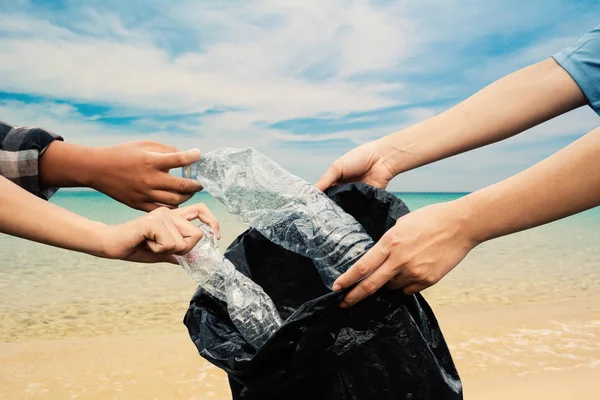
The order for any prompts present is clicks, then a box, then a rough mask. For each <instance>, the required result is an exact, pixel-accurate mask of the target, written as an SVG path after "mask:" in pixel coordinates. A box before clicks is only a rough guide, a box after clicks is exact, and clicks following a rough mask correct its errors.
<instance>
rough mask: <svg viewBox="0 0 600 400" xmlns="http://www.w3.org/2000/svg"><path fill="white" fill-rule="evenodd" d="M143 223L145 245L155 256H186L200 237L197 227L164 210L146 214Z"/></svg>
mask: <svg viewBox="0 0 600 400" xmlns="http://www.w3.org/2000/svg"><path fill="white" fill-rule="evenodd" d="M144 222H145V224H146V227H145V229H146V234H145V238H146V244H147V245H148V248H149V249H150V250H151V251H152V252H153V253H155V254H164V255H169V254H178V255H183V254H186V253H188V252H189V251H190V250H191V249H192V248H193V247H194V246H195V245H196V243H198V241H199V240H200V238H201V237H202V232H201V231H200V229H198V227H196V226H194V225H193V224H191V223H190V222H189V221H188V220H187V219H185V218H183V217H181V216H180V215H178V214H176V213H175V212H174V211H172V210H168V209H165V208H159V209H157V210H155V211H153V212H152V213H150V214H148V216H147V217H146V218H145V221H144Z"/></svg>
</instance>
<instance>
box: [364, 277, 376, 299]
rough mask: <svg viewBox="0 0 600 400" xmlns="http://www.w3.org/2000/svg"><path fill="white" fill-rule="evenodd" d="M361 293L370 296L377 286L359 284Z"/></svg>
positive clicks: (366, 282) (367, 282) (368, 282)
mask: <svg viewBox="0 0 600 400" xmlns="http://www.w3.org/2000/svg"><path fill="white" fill-rule="evenodd" d="M361 287H362V291H363V292H364V293H365V294H367V295H369V296H370V295H372V294H373V293H375V292H376V291H377V286H375V284H374V283H373V282H370V281H365V282H363V283H362V284H361Z"/></svg>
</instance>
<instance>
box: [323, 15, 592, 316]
mask: <svg viewBox="0 0 600 400" xmlns="http://www.w3.org/2000/svg"><path fill="white" fill-rule="evenodd" d="M599 65H600V27H598V28H596V29H594V30H593V31H591V32H590V33H589V34H587V35H585V36H584V37H583V38H582V39H581V40H580V41H579V42H578V43H577V44H576V45H575V46H573V47H569V48H566V49H564V50H562V51H561V52H559V53H557V54H556V55H554V57H553V58H551V59H547V60H545V61H543V62H540V63H538V64H535V65H532V66H530V67H527V68H524V69H522V70H520V71H517V72H515V73H513V74H511V75H509V76H507V77H505V78H502V79H500V80H499V81H497V82H494V83H493V84H491V85H489V86H488V87H486V88H484V89H483V90H481V91H480V92H478V93H477V94H475V95H474V96H472V97H470V98H468V99H466V100H465V101H463V102H462V103H460V104H458V105H456V106H454V107H453V108H451V109H449V110H447V111H445V112H443V113H441V114H438V115H436V116H435V117H433V118H430V119H428V120H426V121H423V122H421V123H419V124H417V125H415V126H412V127H409V128H407V129H404V130H402V131H400V132H397V133H394V134H391V135H388V136H386V137H383V138H381V139H378V140H377V141H375V142H372V143H367V144H365V145H362V146H360V147H357V148H356V149H354V150H351V151H350V152H348V153H347V154H346V155H344V156H342V157H341V158H340V159H338V160H337V161H335V162H334V163H333V164H332V165H331V167H330V168H329V170H327V172H325V174H324V175H323V177H322V178H321V179H320V180H319V181H318V183H317V186H318V187H319V188H320V189H321V190H325V189H326V188H327V187H329V186H335V185H337V184H340V183H346V182H356V181H362V182H365V183H369V184H372V185H375V186H378V187H385V186H387V184H388V182H389V181H390V180H391V179H392V178H393V177H394V176H396V175H397V174H400V173H402V172H406V171H409V170H412V169H414V168H417V167H420V166H423V165H427V164H429V163H432V162H435V161H438V160H442V159H444V158H447V157H451V156H453V155H456V154H460V153H463V152H466V151H469V150H472V149H475V148H478V147H482V146H485V145H488V144H490V143H494V142H497V141H500V140H504V139H507V138H509V137H511V136H514V135H516V134H519V133H521V132H523V131H525V130H527V129H529V128H531V127H533V126H536V125H538V124H540V123H542V122H544V121H547V120H549V119H552V118H554V117H556V116H558V115H561V114H564V113H566V112H568V111H570V110H573V109H575V108H578V107H581V106H583V105H585V104H586V103H588V104H589V105H590V106H591V107H592V108H593V109H594V110H595V111H596V112H597V113H599V114H600V91H598V89H597V88H598V77H599V76H600V68H599V67H598V66H599ZM599 153H600V129H596V130H593V131H591V132H590V133H588V134H587V135H585V136H583V137H582V138H580V139H579V140H577V141H575V142H574V143H572V144H571V145H569V146H568V147H566V148H564V149H562V150H561V151H559V152H558V153H556V154H554V155H553V156H551V157H549V158H548V159H546V160H544V161H542V162H540V163H538V164H536V165H534V166H533V167H531V168H529V169H527V170H525V171H523V172H521V173H519V174H518V175H515V176H513V177H511V178H509V179H506V180H504V181H502V182H499V183H497V184H495V185H492V186H489V187H487V188H484V189H481V190H478V191H476V192H473V193H471V194H470V195H467V196H465V197H463V198H460V199H458V200H455V201H452V202H449V203H446V204H443V205H435V206H430V207H426V208H423V209H422V210H418V211H417V212H415V213H414V214H411V215H409V216H406V217H403V218H401V219H400V220H399V221H398V224H397V225H396V227H394V228H393V229H392V230H391V231H390V232H389V233H388V234H386V235H385V236H384V237H383V238H382V239H381V242H380V243H378V244H377V246H375V247H373V248H372V249H371V250H370V252H369V253H368V254H366V255H365V256H364V257H363V258H362V259H361V260H360V261H358V262H357V264H356V265H355V266H354V267H353V268H352V269H351V270H350V271H348V272H347V273H346V274H345V275H344V276H342V277H340V278H339V279H338V281H337V282H336V284H337V286H336V288H346V287H349V286H351V285H353V284H354V283H356V282H357V281H358V280H359V279H361V278H363V277H365V276H366V275H368V274H369V273H372V275H371V276H369V277H368V278H366V279H364V280H363V281H362V282H361V283H360V284H359V285H358V286H357V287H356V288H354V289H353V290H352V291H351V292H350V293H349V294H348V296H347V297H346V299H345V301H344V302H343V303H342V304H343V305H351V304H355V303H356V302H357V301H360V300H361V299H364V298H365V297H366V296H368V295H370V294H372V293H373V292H375V291H376V290H377V289H379V288H380V287H382V286H384V285H385V284H386V283H388V282H389V286H390V287H393V288H401V289H404V291H405V292H406V293H415V292H417V291H420V290H423V289H425V288H427V287H429V286H431V285H433V284H435V283H436V282H438V281H439V280H440V279H441V278H442V277H443V276H445V275H446V274H447V273H448V272H449V271H450V270H452V269H453V268H454V267H455V266H456V265H457V264H458V263H459V262H460V261H461V260H462V259H463V258H464V257H465V256H466V254H467V253H468V252H469V251H470V250H471V249H472V248H473V247H475V246H476V245H477V244H478V243H482V242H484V241H487V240H490V239H494V238H497V237H500V236H504V235H508V234H511V233H515V232H519V231H522V230H525V229H529V228H532V227H536V226H539V225H542V224H545V223H548V222H551V221H555V220H557V219H560V218H564V217H567V216H569V215H572V214H576V213H578V212H581V211H585V210H587V209H590V208H592V207H595V206H597V205H600V162H598V154H599Z"/></svg>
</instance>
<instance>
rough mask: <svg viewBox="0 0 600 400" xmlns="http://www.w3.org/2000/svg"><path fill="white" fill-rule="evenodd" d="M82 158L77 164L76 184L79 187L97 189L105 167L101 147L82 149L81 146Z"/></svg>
mask: <svg viewBox="0 0 600 400" xmlns="http://www.w3.org/2000/svg"><path fill="white" fill-rule="evenodd" d="M81 147H82V149H81V153H82V157H81V158H80V162H78V163H77V167H78V171H77V177H76V180H77V184H78V186H80V187H88V188H92V189H97V188H96V184H97V183H98V179H99V178H100V177H101V176H102V171H103V170H104V167H105V165H104V164H105V162H104V157H103V155H102V151H103V148H102V147H84V146H81Z"/></svg>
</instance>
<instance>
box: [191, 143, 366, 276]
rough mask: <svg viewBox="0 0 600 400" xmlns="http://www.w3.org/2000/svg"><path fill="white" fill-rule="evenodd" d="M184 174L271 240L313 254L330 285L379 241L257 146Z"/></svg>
mask: <svg viewBox="0 0 600 400" xmlns="http://www.w3.org/2000/svg"><path fill="white" fill-rule="evenodd" d="M182 175H183V176H184V177H188V178H191V179H197V180H198V181H199V182H200V183H201V184H202V185H203V186H204V188H205V189H206V190H207V191H208V192H209V193H210V194H211V195H212V196H213V197H214V198H216V199H217V200H218V201H220V202H221V203H222V204H223V205H224V206H225V207H226V208H227V210H228V211H229V213H231V214H232V215H234V216H235V217H237V218H238V219H239V220H240V221H241V222H243V223H245V224H248V225H250V226H252V227H253V228H255V229H256V230H258V231H259V232H260V233H261V234H262V235H263V236H265V237H266V238H267V239H269V240H270V241H272V242H274V243H276V244H278V245H280V246H281V247H283V248H285V249H287V250H290V251H293V252H295V253H297V254H300V255H303V256H305V257H309V258H311V259H312V260H313V261H314V264H315V266H316V267H317V269H318V271H319V274H320V276H321V279H322V280H323V282H324V283H325V285H327V287H329V288H331V287H332V285H333V282H334V281H335V280H336V279H337V278H338V277H339V276H340V275H341V274H342V273H344V272H345V271H346V270H347V269H348V268H349V267H350V266H352V264H354V262H355V261H356V260H357V259H358V258H360V257H361V256H362V255H363V254H364V253H366V252H367V250H368V249H369V248H371V247H372V246H373V244H374V243H373V240H372V239H371V237H370V236H369V235H368V234H367V233H366V232H365V230H364V229H363V227H362V226H361V225H360V224H359V223H358V221H356V220H355V219H354V217H352V216H351V215H349V214H347V213H346V212H344V210H342V209H341V208H340V207H339V206H338V205H337V204H335V203H334V202H333V201H331V200H330V199H329V198H328V197H327V196H326V195H325V194H324V193H323V192H321V191H320V190H319V189H317V188H316V187H314V186H312V185H311V184H309V183H308V182H306V181H304V180H302V179H301V178H299V177H297V176H295V175H293V174H291V173H290V172H288V171H286V170H285V169H283V168H282V167H280V166H279V165H278V164H277V163H275V162H274V161H272V160H271V159H269V158H268V157H267V156H265V155H264V154H262V153H260V152H258V151H256V150H255V149H253V148H245V149H233V148H221V149H216V150H213V151H211V152H209V153H207V154H204V155H203V156H202V157H201V159H200V161H198V162H197V163H195V164H193V165H190V166H188V167H184V168H183V170H182Z"/></svg>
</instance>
